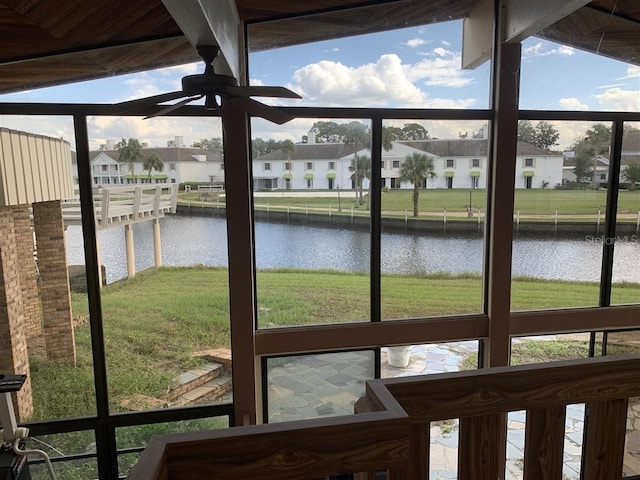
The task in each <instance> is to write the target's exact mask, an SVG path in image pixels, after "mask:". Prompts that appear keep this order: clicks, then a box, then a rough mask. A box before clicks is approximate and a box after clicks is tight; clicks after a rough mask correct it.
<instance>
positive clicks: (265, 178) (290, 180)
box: [253, 143, 370, 191]
mask: <svg viewBox="0 0 640 480" xmlns="http://www.w3.org/2000/svg"><path fill="white" fill-rule="evenodd" d="M354 155H355V152H354V150H353V146H351V145H345V144H344V143H301V144H296V145H295V146H294V149H293V152H291V153H289V154H284V153H283V152H282V151H280V150H276V151H274V152H269V153H267V154H265V155H262V156H261V157H259V158H254V159H253V188H254V190H256V191H259V190H291V189H294V190H304V189H315V190H334V189H344V188H346V189H351V188H354V186H355V183H354V179H353V178H352V176H353V172H351V171H350V168H349V167H350V166H351V162H352V161H353V159H354ZM357 155H358V156H359V157H363V156H367V157H370V152H369V150H368V149H362V150H359V151H358V152H357ZM365 185H366V184H365Z"/></svg>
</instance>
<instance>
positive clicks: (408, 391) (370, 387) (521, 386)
mask: <svg viewBox="0 0 640 480" xmlns="http://www.w3.org/2000/svg"><path fill="white" fill-rule="evenodd" d="M639 372H640V355H630V356H624V357H615V358H591V359H583V360H573V361H563V362H552V363H545V364H535V365H524V366H517V367H503V368H490V369H484V370H477V371H470V372H456V373H446V374H437V375H425V376H417V377H404V378H394V379H384V380H372V381H369V382H367V391H366V396H365V397H363V398H362V399H360V400H359V401H358V403H357V404H356V411H358V412H359V414H358V415H352V416H342V417H334V418H323V419H314V420H306V421H295V422H284V423H277V424H269V425H255V426H247V427H237V428H230V429H225V430H216V431H208V432H197V433H185V434H174V435H165V436H157V437H154V438H153V439H152V440H151V442H150V443H149V445H148V447H147V448H146V450H145V452H144V453H143V455H142V457H141V459H140V461H139V463H138V465H137V466H136V468H135V469H134V471H133V472H132V473H131V474H130V476H129V480H143V479H144V480H150V479H157V480H182V479H191V480H194V479H203V480H204V479H237V478H242V479H256V480H257V479H262V480H276V479H278V480H283V479H301V478H304V479H314V480H315V479H322V478H326V476H328V475H334V474H339V473H354V472H356V473H357V472H360V473H358V478H362V479H367V478H374V472H375V471H380V470H387V471H388V472H389V478H394V479H399V478H403V479H416V480H417V479H424V478H429V423H430V422H432V421H437V420H442V419H451V418H459V419H460V442H459V461H458V475H459V478H460V479H473V480H484V479H487V480H489V479H491V480H495V479H496V478H500V476H501V475H502V473H503V472H504V467H505V465H504V455H500V451H501V450H502V451H503V452H504V449H505V423H504V416H505V414H506V413H507V412H509V411H517V410H526V411H527V422H526V433H525V438H526V445H525V459H524V478H525V479H529V480H532V479H534V478H535V479H552V480H560V479H561V478H562V448H563V439H564V423H565V421H564V418H565V407H566V406H567V405H570V404H575V403H586V405H587V412H588V419H587V421H586V426H585V430H586V433H585V442H584V446H583V459H584V467H583V478H584V479H586V480H603V479H619V478H621V476H622V459H623V456H624V448H625V425H626V419H627V404H628V399H629V397H634V396H640V381H638V379H639V378H640V373H639ZM362 472H364V473H362ZM501 472H502V473H501Z"/></svg>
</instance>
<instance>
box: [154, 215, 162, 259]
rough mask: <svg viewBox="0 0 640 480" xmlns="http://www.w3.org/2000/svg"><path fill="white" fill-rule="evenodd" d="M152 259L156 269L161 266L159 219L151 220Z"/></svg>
mask: <svg viewBox="0 0 640 480" xmlns="http://www.w3.org/2000/svg"><path fill="white" fill-rule="evenodd" d="M153 258H154V260H155V264H156V268H160V267H161V266H162V244H161V241H160V219H158V218H154V219H153Z"/></svg>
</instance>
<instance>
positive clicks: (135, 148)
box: [116, 138, 143, 178]
mask: <svg viewBox="0 0 640 480" xmlns="http://www.w3.org/2000/svg"><path fill="white" fill-rule="evenodd" d="M116 148H117V149H118V155H119V156H118V161H119V162H120V163H127V164H128V166H129V173H130V174H131V176H132V177H134V178H135V162H138V161H140V160H142V158H143V155H142V145H140V142H139V141H138V140H136V139H135V138H130V139H129V140H125V139H124V138H123V139H122V140H121V141H120V142H118V144H117V145H116Z"/></svg>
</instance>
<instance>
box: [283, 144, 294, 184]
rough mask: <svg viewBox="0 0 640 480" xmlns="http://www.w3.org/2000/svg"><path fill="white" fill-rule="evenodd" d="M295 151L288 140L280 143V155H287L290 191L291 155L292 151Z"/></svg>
mask: <svg viewBox="0 0 640 480" xmlns="http://www.w3.org/2000/svg"><path fill="white" fill-rule="evenodd" d="M295 149H296V146H295V145H294V144H293V142H292V141H291V140H289V139H287V140H283V141H282V142H281V143H280V150H281V151H282V153H284V154H286V155H287V164H288V165H289V184H288V186H289V189H291V180H292V179H291V154H292V153H293V151H294V150H295Z"/></svg>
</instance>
